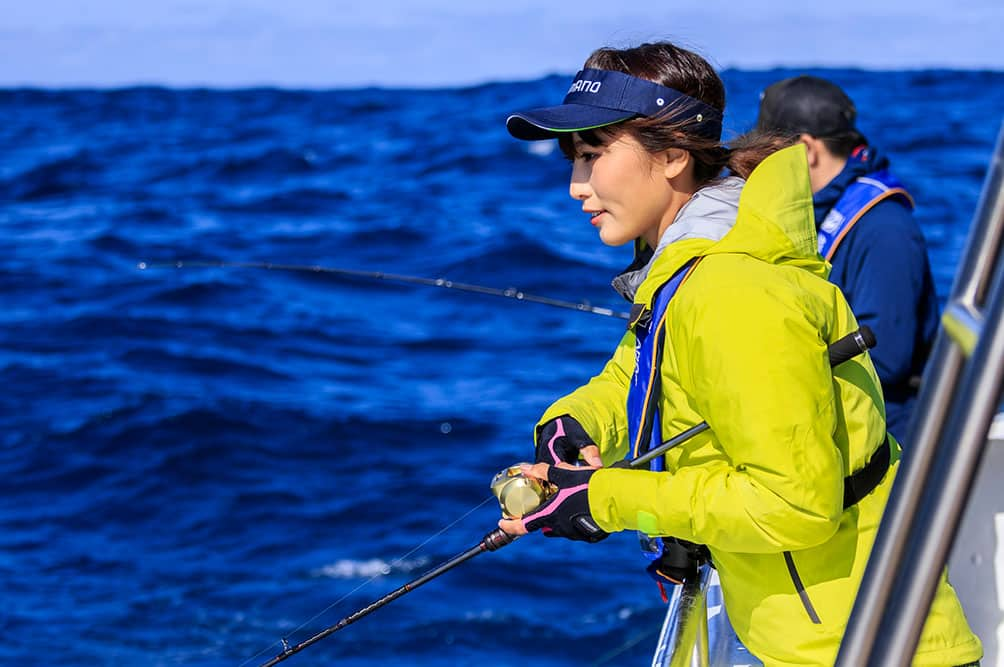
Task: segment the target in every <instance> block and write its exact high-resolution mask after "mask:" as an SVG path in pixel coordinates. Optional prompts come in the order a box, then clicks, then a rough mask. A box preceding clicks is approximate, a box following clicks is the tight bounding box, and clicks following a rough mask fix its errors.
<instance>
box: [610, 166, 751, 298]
mask: <svg viewBox="0 0 1004 667" xmlns="http://www.w3.org/2000/svg"><path fill="white" fill-rule="evenodd" d="M745 182H746V181H744V180H743V179H741V178H738V177H736V176H732V177H729V178H725V179H722V180H721V181H718V182H716V183H714V184H713V185H709V186H707V187H703V188H701V189H700V190H698V191H697V192H695V193H694V196H693V197H691V198H690V200H689V201H688V202H687V203H686V204H684V206H683V208H681V209H680V211H679V212H678V213H677V214H676V218H675V219H674V220H673V223H672V224H671V225H670V226H669V227H667V228H666V231H665V232H663V234H662V237H661V238H660V239H659V245H658V246H657V247H656V249H655V251H654V252H652V253H651V255H650V256H649V257H648V258H646V261H644V266H642V267H641V268H635V267H636V266H637V265H638V264H641V263H642V262H640V261H638V260H639V259H641V258H640V257H636V258H635V260H636V261H635V262H634V263H632V265H631V266H629V267H628V268H627V269H626V270H625V271H624V272H623V273H621V274H620V275H618V276H617V277H615V278H614V279H613V281H611V285H613V288H614V289H615V290H617V292H618V293H620V295H621V296H623V297H624V298H625V299H627V300H628V301H633V300H634V296H635V293H636V292H637V291H638V287H639V286H640V285H641V284H642V282H644V280H645V278H646V277H647V276H648V272H649V270H651V268H652V266H653V264H654V263H655V261H656V260H657V259H658V257H659V255H661V254H662V253H663V252H664V251H665V250H666V248H668V247H669V246H670V244H672V243H676V242H677V241H684V240H687V239H704V240H706V241H718V240H720V239H722V238H723V237H724V236H725V235H726V234H728V233H729V231H730V230H731V229H732V226H733V225H735V223H736V212H737V211H738V210H739V196H740V193H741V192H742V189H743V184H744V183H745Z"/></svg>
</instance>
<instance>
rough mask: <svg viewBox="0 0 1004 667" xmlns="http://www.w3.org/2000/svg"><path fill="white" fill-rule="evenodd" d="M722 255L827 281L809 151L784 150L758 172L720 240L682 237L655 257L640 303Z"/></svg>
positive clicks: (639, 293) (801, 148)
mask: <svg viewBox="0 0 1004 667" xmlns="http://www.w3.org/2000/svg"><path fill="white" fill-rule="evenodd" d="M681 213H682V211H681ZM676 224H677V223H676V222H674V223H673V225H670V227H669V229H672V228H673V227H674V226H675V225H676ZM666 234H667V235H668V234H669V230H667V232H666ZM662 246H663V244H662V242H660V247H662ZM723 253H741V254H746V255H750V256H752V257H755V258H757V259H760V260H762V261H765V262H768V263H770V264H787V265H793V266H799V267H801V268H804V269H806V270H808V271H811V272H812V273H814V274H816V275H819V276H820V277H822V278H824V279H825V278H826V276H827V275H828V274H829V269H830V265H829V264H828V263H827V262H826V261H825V260H823V258H822V257H821V256H820V255H819V252H818V250H817V245H816V226H815V221H814V216H813V208H812V189H811V188H810V186H809V166H808V163H807V161H806V152H805V146H803V145H802V144H796V145H794V146H789V147H788V148H784V149H782V150H779V151H777V152H776V153H774V154H772V155H771V156H769V157H768V158H766V159H765V160H764V161H763V162H761V163H760V165H759V166H758V167H757V168H756V169H754V170H753V173H752V174H750V177H749V179H748V180H747V181H746V185H745V186H744V187H743V188H742V193H741V194H740V196H739V203H738V210H737V211H736V220H735V224H734V225H733V226H732V227H731V229H730V230H729V231H728V233H727V234H725V235H724V236H723V237H721V238H720V239H719V240H711V239H709V238H707V237H705V238H694V237H683V238H677V239H675V240H673V241H670V242H669V243H667V244H666V247H665V248H664V249H663V251H662V252H661V253H660V254H659V255H658V256H657V257H654V258H653V260H652V263H651V265H650V268H649V271H648V275H647V278H646V280H645V281H644V282H643V283H642V284H641V285H640V286H639V288H638V290H637V292H636V294H635V298H634V301H635V303H644V304H645V305H649V303H650V302H651V300H652V296H653V295H654V294H655V292H656V290H658V288H659V287H661V286H662V284H663V283H665V282H666V281H667V280H668V279H669V278H670V277H671V276H672V275H673V274H674V273H675V272H676V271H677V270H678V269H679V268H680V267H681V266H683V265H684V264H685V263H686V262H687V261H689V260H690V259H691V258H693V257H703V256H708V255H715V254H723Z"/></svg>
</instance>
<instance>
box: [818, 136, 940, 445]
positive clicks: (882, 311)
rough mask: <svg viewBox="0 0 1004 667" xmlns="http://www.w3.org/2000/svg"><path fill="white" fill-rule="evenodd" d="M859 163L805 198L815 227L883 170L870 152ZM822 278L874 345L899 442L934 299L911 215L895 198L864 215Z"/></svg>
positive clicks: (890, 424)
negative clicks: (855, 184)
mask: <svg viewBox="0 0 1004 667" xmlns="http://www.w3.org/2000/svg"><path fill="white" fill-rule="evenodd" d="M868 152H869V156H868V159H867V160H866V161H865V162H864V163H854V162H853V161H848V163H847V166H845V167H844V170H843V171H842V172H840V174H839V175H837V177H836V178H834V179H833V180H832V181H830V182H829V183H828V184H827V185H826V187H825V188H823V189H822V190H820V191H819V192H817V193H816V194H815V195H814V196H813V203H814V205H815V210H816V226H817V227H818V226H819V224H820V223H821V222H822V221H823V219H824V218H825V217H826V214H827V213H828V212H829V211H830V209H831V208H832V207H833V205H834V204H836V203H837V200H838V199H840V196H841V195H842V194H843V192H844V189H845V188H846V187H847V186H848V185H850V183H851V182H852V181H854V179H856V178H857V177H858V176H863V175H865V174H867V173H871V172H873V171H877V170H879V169H883V168H888V165H889V161H888V160H887V159H886V158H884V157H882V156H880V155H879V154H878V152H877V151H875V150H874V149H873V148H869V149H868ZM831 261H832V264H833V270H832V271H831V273H830V281H831V282H833V283H834V284H836V285H837V286H839V287H840V289H841V290H842V291H843V293H844V295H845V296H846V297H847V301H848V303H850V305H851V309H852V310H853V311H854V315H855V316H856V317H857V319H858V323H860V324H867V325H868V326H870V327H871V328H872V330H873V331H874V332H875V338H876V340H877V341H878V343H877V345H876V346H875V348H874V349H873V350H872V351H871V356H872V360H873V361H874V362H875V368H876V370H877V371H878V374H879V379H880V380H881V381H882V393H883V394H884V396H885V402H886V423H887V428H888V429H889V432H890V433H892V434H893V436H894V437H895V438H896V439H897V440H899V441H901V442H902V440H903V438H905V437H906V436H907V429H908V428H909V423H910V418H911V412H912V410H913V405H914V402H915V400H916V388H915V387H912V386H911V378H915V379H914V380H913V384H914V385H915V384H916V378H919V377H920V375H921V373H922V372H923V369H924V363H925V362H926V361H927V356H928V354H929V352H930V348H931V345H932V344H933V343H934V336H935V334H936V333H937V330H938V297H937V294H936V292H935V289H934V279H933V277H932V276H931V265H930V263H929V261H928V258H927V246H926V244H925V242H924V235H923V234H922V233H921V231H920V227H919V226H918V225H917V222H916V221H915V220H914V219H913V213H912V212H911V211H910V209H909V208H907V207H906V205H904V204H903V203H902V202H900V201H897V200H896V199H895V198H890V199H885V200H883V201H881V202H879V203H878V204H876V205H875V206H874V207H872V209H871V210H870V211H868V212H867V213H865V214H864V215H863V216H862V217H861V219H860V220H858V222H857V223H856V224H855V225H854V226H853V227H852V228H851V230H850V231H849V232H848V233H847V235H846V236H845V237H844V239H843V241H841V243H840V245H839V246H838V247H837V250H836V252H835V253H834V255H833V258H832V260H831Z"/></svg>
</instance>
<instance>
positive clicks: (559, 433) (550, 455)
mask: <svg viewBox="0 0 1004 667" xmlns="http://www.w3.org/2000/svg"><path fill="white" fill-rule="evenodd" d="M592 444H595V443H594V442H593V439H592V438H590V437H589V436H588V435H586V431H585V429H584V428H582V425H581V424H579V422H577V421H576V420H575V419H574V418H573V417H570V416H569V415H561V416H560V417H555V418H554V419H552V420H551V421H549V422H546V423H544V424H541V425H540V426H538V427H537V449H536V459H535V463H549V464H551V465H554V464H556V463H561V462H562V461H564V462H565V463H575V462H576V461H578V460H579V450H580V449H582V448H583V447H586V446H587V445H592Z"/></svg>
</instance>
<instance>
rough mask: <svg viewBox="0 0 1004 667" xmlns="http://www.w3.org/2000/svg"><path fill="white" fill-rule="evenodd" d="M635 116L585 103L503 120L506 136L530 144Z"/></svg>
mask: <svg viewBox="0 0 1004 667" xmlns="http://www.w3.org/2000/svg"><path fill="white" fill-rule="evenodd" d="M637 115H638V114H637V113H635V112H633V111H624V110H623V109H604V108H602V107H593V106H588V105H585V104H562V105H559V106H556V107H541V108H539V109H530V110H529V111H521V112H520V113H514V114H513V115H511V116H509V118H507V119H506V122H505V126H506V129H507V130H509V134H511V135H512V136H514V137H516V138H517V139H523V140H526V141H533V140H536V139H553V138H555V137H557V136H559V135H562V134H567V133H569V132H581V131H583V130H592V129H595V128H597V127H604V126H606V125H613V124H614V123H619V122H621V121H622V120H627V119H628V118H634V117H635V116H637Z"/></svg>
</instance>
